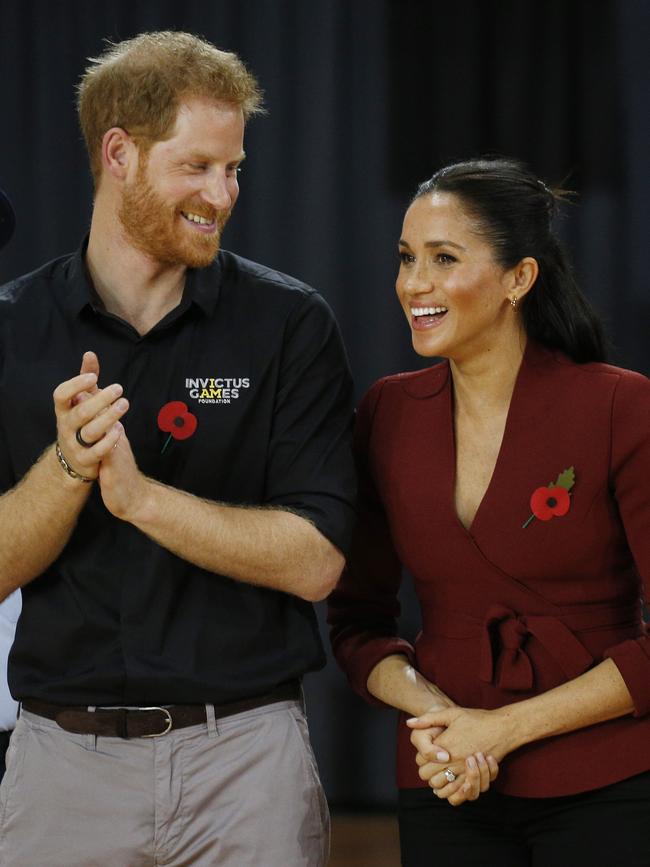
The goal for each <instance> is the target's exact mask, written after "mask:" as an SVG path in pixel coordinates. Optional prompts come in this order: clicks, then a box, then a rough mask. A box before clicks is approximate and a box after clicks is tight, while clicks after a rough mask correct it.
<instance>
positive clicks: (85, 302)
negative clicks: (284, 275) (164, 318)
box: [65, 235, 223, 316]
mask: <svg viewBox="0 0 650 867" xmlns="http://www.w3.org/2000/svg"><path fill="white" fill-rule="evenodd" d="M87 247H88V236H87V235H86V237H85V238H84V239H83V241H82V242H81V244H80V246H79V248H78V249H77V251H76V253H74V255H73V256H72V257H71V259H69V260H68V266H67V274H66V277H67V292H66V297H65V303H66V306H67V307H68V309H69V311H70V312H71V313H72V314H74V315H75V316H78V315H79V314H80V313H81V311H82V310H84V309H85V308H86V307H89V308H90V309H92V310H94V311H96V312H98V311H103V310H104V304H103V302H102V300H101V298H100V297H99V295H98V294H97V292H96V291H95V288H94V286H93V285H92V283H91V282H90V278H89V276H88V271H87V269H86V265H85V258H86V249H87ZM222 271H223V264H222V257H221V253H219V255H218V256H217V258H216V259H215V261H214V262H213V263H212V264H211V265H208V267H207V268H189V269H188V271H187V276H186V279H185V289H184V290H183V299H182V301H181V305H183V306H185V305H186V304H187V305H188V306H189V304H192V303H193V304H195V305H196V306H197V307H198V308H199V309H200V310H201V311H202V312H203V313H204V314H205V315H206V316H211V315H212V314H213V313H214V310H215V307H216V306H217V301H218V300H219V291H220V289H221V275H222Z"/></svg>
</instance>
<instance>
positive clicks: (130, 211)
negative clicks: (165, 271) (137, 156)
mask: <svg viewBox="0 0 650 867" xmlns="http://www.w3.org/2000/svg"><path fill="white" fill-rule="evenodd" d="M181 211H183V212H185V213H186V214H188V213H189V214H196V215H198V216H199V217H205V218H206V219H207V220H213V219H214V220H215V221H216V223H217V226H216V230H215V231H214V232H212V233H211V234H209V235H208V234H204V233H202V232H200V231H198V230H194V229H192V227H191V225H189V223H188V227H187V230H185V231H184V230H183V227H182V226H180V225H179V224H180V222H181V221H185V217H183V216H182V214H181ZM230 213H231V212H230V211H229V210H228V211H218V210H216V209H215V208H212V207H210V206H209V205H206V203H205V202H196V203H193V202H192V200H191V199H187V200H186V201H184V202H181V203H180V204H178V205H170V204H168V203H167V202H166V201H165V200H164V199H163V198H162V197H161V196H159V195H158V193H156V191H155V190H154V189H153V187H152V186H151V184H150V183H149V181H148V179H147V177H146V162H145V163H144V164H141V165H140V166H139V168H138V174H137V177H136V179H135V181H134V182H133V183H132V184H130V185H129V186H127V187H125V189H124V193H123V196H122V203H121V206H120V210H119V215H118V216H119V219H120V222H121V223H122V226H123V227H124V231H125V232H126V235H127V237H128V239H129V241H130V242H131V243H132V244H133V246H134V247H136V248H137V249H138V250H140V252H142V253H144V254H145V255H146V256H148V257H149V258H150V259H153V260H154V261H155V262H159V263H161V264H164V265H186V266H187V267H188V268H205V267H206V266H207V265H209V264H210V263H211V262H213V261H214V259H215V257H216V255H217V253H218V252H219V248H220V244H221V233H222V231H223V228H224V226H225V225H226V223H227V222H228V219H229V218H230Z"/></svg>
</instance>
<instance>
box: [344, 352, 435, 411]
mask: <svg viewBox="0 0 650 867" xmlns="http://www.w3.org/2000/svg"><path fill="white" fill-rule="evenodd" d="M448 379H449V363H448V362H447V361H440V362H439V363H437V364H434V365H432V366H431V367H426V368H424V369H423V370H409V371H405V372H403V373H393V374H390V375H389V376H383V377H382V378H381V379H378V380H377V381H376V382H374V383H373V384H372V385H371V386H370V388H369V389H368V391H366V393H365V394H364V396H363V398H362V399H361V404H360V407H363V406H370V407H373V408H374V407H376V405H377V403H378V402H379V401H380V400H382V401H384V400H388V401H391V400H401V399H403V398H404V397H412V398H416V399H418V398H425V397H432V396H433V395H435V394H438V393H439V392H440V391H442V390H443V389H444V387H445V386H446V384H447V381H448Z"/></svg>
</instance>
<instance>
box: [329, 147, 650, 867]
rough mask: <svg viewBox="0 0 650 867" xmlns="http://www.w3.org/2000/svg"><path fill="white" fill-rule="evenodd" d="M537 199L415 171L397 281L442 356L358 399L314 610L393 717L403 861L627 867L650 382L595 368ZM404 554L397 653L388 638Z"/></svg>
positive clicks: (647, 644) (588, 313)
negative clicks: (339, 516)
mask: <svg viewBox="0 0 650 867" xmlns="http://www.w3.org/2000/svg"><path fill="white" fill-rule="evenodd" d="M557 203H558V196H556V195H555V194H554V193H553V192H552V191H551V190H549V188H548V187H547V186H546V184H545V183H544V182H542V181H541V180H539V179H537V178H536V177H535V176H534V175H532V174H531V173H530V172H529V171H528V170H527V169H525V168H524V167H523V166H522V165H520V164H519V163H517V162H514V161H510V160H472V161H469V162H465V163H460V164H456V165H452V166H448V167H446V168H444V169H441V170H440V171H439V172H437V173H436V174H435V175H433V177H432V178H431V179H430V180H429V181H427V182H426V183H424V184H422V185H421V187H420V188H419V190H418V192H417V193H416V196H415V198H414V199H413V201H412V202H411V204H410V206H409V208H408V210H407V212H406V215H405V217H404V225H403V228H402V233H401V238H400V240H399V258H400V268H399V274H398V277H397V295H398V297H399V300H400V303H401V306H402V309H403V312H404V314H405V316H406V319H407V322H408V324H409V330H410V333H411V339H412V342H413V346H414V348H415V350H416V352H417V353H418V354H419V355H422V356H425V357H434V356H441V357H443V358H444V359H445V360H444V361H443V362H442V363H439V364H436V365H434V366H433V367H430V368H428V369H426V370H423V371H418V372H417V373H408V374H400V375H398V376H389V377H386V378H385V379H382V380H380V381H379V382H377V383H375V385H374V386H373V387H372V388H371V389H370V391H369V392H368V394H367V395H366V396H365V398H364V399H363V401H362V403H361V406H360V409H359V413H358V419H357V427H356V453H357V462H358V469H359V474H360V518H359V524H358V528H357V532H356V538H355V542H354V545H353V549H352V553H351V556H350V557H349V559H348V565H347V568H346V571H345V573H344V575H343V578H342V580H341V582H340V584H339V587H338V588H337V590H336V591H335V593H334V594H333V595H332V597H331V599H330V623H331V624H332V642H333V646H334V651H335V655H336V656H337V659H338V661H339V662H340V664H341V665H342V666H343V668H344V669H345V670H346V672H347V674H348V676H349V678H350V681H351V683H352V685H353V687H354V688H355V689H356V690H357V691H358V692H359V693H360V694H361V695H362V696H364V697H365V698H366V699H367V700H368V701H369V702H371V703H374V704H379V705H386V704H388V705H392V706H393V707H396V708H399V709H400V710H402V711H404V712H405V713H406V714H408V715H409V716H410V717H412V718H411V719H409V720H408V721H407V720H406V719H405V718H404V717H403V718H402V720H401V723H400V726H399V734H398V785H399V787H400V800H399V803H400V811H399V818H400V835H401V848H402V864H403V865H404V867H424V865H429V864H430V863H432V862H433V860H434V858H435V860H436V861H443V860H449V862H450V863H457V864H461V865H463V867H472V865H475V867H485V865H486V864H490V865H492V864H500V865H501V864H503V865H506V864H507V865H508V867H530V865H531V864H533V863H534V864H535V865H538V867H553V865H555V864H556V863H557V858H558V852H562V858H561V860H562V863H567V864H569V863H571V864H589V865H591V867H611V864H614V863H625V864H626V865H627V867H631V865H638V867H642V865H645V864H646V862H647V854H644V853H647V847H646V845H645V839H644V838H645V834H646V823H645V820H641V819H640V817H647V815H648V812H649V811H650V638H649V637H648V636H647V634H646V630H645V627H644V624H643V619H642V611H641V606H640V604H639V598H640V597H641V596H642V595H643V593H644V592H645V593H646V596H647V595H648V589H649V588H650V536H649V534H648V532H647V527H648V523H649V522H650V382H649V381H648V380H647V379H646V378H645V377H643V376H641V375H639V374H635V373H632V372H631V371H627V370H622V369H620V368H615V367H612V366H609V365H607V364H605V363H604V355H605V350H604V338H603V334H602V329H601V326H600V323H599V322H598V319H597V317H596V315H595V313H594V312H593V310H592V309H591V307H590V305H589V304H588V302H587V301H586V299H585V298H584V296H583V295H582V294H581V292H580V290H579V289H578V287H577V286H576V284H575V281H574V280H573V277H572V275H571V269H570V267H569V264H568V261H567V259H566V257H565V255H564V253H563V252H562V250H561V248H560V246H559V244H558V241H557V239H556V237H555V235H554V232H553V225H552V218H553V215H554V213H555V210H556V207H557ZM558 473H559V475H558ZM553 480H555V481H553ZM540 485H541V487H540ZM544 485H547V486H548V487H544ZM531 513H532V515H531ZM403 566H405V567H407V568H408V570H409V571H410V572H411V574H412V575H413V576H414V579H415V587H416V593H417V595H418V597H419V601H420V605H421V609H422V632H421V633H420V635H419V636H418V638H417V640H416V642H415V646H412V645H411V644H409V643H408V642H406V641H404V640H403V639H401V638H399V637H398V634H397V623H396V614H397V612H398V606H397V601H396V597H397V592H398V588H399V584H400V580H401V573H402V567H403ZM641 579H643V582H645V591H644V586H643V585H642V582H641ZM409 736H410V737H409ZM595 757H597V761H594V758H595ZM497 762H498V763H499V767H498V768H497ZM497 773H498V778H497ZM431 789H433V794H432V792H431ZM488 790H489V791H488ZM465 801H477V803H476V804H473V805H469V806H464V807H462V808H461V809H460V810H457V811H453V810H450V805H454V806H458V805H461V804H463V802H465ZM569 811H570V817H569ZM608 811H611V814H610V813H609V812H608ZM606 821H607V822H609V823H612V822H615V823H616V827H617V828H619V829H620V834H617V835H616V837H615V838H614V837H612V838H611V840H610V839H606V840H603V837H602V835H601V834H600V829H601V828H602V827H603V825H604V823H605V822H606ZM432 841H433V843H432Z"/></svg>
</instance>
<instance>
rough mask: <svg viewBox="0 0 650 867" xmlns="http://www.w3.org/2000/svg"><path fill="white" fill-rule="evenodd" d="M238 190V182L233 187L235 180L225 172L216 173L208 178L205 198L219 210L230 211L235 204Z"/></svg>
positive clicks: (204, 191) (204, 192)
mask: <svg viewBox="0 0 650 867" xmlns="http://www.w3.org/2000/svg"><path fill="white" fill-rule="evenodd" d="M236 189H237V181H236V180H235V181H234V185H233V180H232V179H231V178H229V177H228V176H227V175H226V174H225V173H224V172H220V171H214V172H212V173H211V174H210V176H209V177H208V178H206V183H205V187H204V190H203V197H204V199H205V200H206V201H207V202H209V203H210V204H211V205H213V206H214V207H215V208H216V209H217V210H219V211H223V210H228V209H229V208H231V207H232V206H233V204H234V200H235V198H236Z"/></svg>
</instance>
